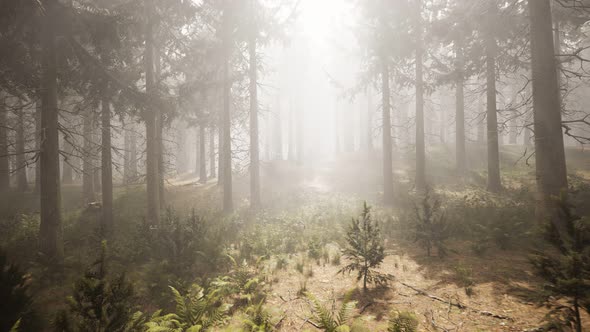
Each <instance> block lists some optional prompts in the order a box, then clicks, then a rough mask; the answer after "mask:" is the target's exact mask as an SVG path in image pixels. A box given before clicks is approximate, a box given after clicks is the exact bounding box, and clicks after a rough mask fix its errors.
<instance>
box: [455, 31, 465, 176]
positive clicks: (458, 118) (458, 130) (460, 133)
mask: <svg viewBox="0 0 590 332" xmlns="http://www.w3.org/2000/svg"><path fill="white" fill-rule="evenodd" d="M455 54H456V61H457V64H456V66H455V70H456V71H457V73H456V75H457V79H456V81H455V150H456V155H455V157H456V162H455V163H456V167H457V173H458V174H464V172H465V171H466V170H467V153H466V148H465V92H464V84H465V77H464V76H463V46H462V45H461V44H460V41H459V40H458V39H457V40H456V41H455Z"/></svg>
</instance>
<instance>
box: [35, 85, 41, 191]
mask: <svg viewBox="0 0 590 332" xmlns="http://www.w3.org/2000/svg"><path fill="white" fill-rule="evenodd" d="M38 94H39V95H38V96H37V98H38V100H37V102H36V103H35V150H36V152H35V153H36V155H37V156H36V157H35V193H39V192H40V191H41V160H40V153H41V111H42V105H41V98H42V97H41V92H40V91H39V92H38Z"/></svg>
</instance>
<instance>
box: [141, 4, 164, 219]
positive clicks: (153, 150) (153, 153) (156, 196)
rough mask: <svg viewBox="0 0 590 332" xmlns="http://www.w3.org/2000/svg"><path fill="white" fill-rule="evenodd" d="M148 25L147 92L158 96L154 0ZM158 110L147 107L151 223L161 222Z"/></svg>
mask: <svg viewBox="0 0 590 332" xmlns="http://www.w3.org/2000/svg"><path fill="white" fill-rule="evenodd" d="M145 4H146V10H147V18H148V20H147V21H148V22H147V26H146V41H145V55H144V61H145V73H146V74H145V77H146V79H145V80H146V93H147V94H148V96H150V97H152V98H156V97H157V96H156V95H157V91H156V90H157V89H156V82H155V77H154V35H153V26H154V0H145ZM158 113H159V112H158V111H157V109H156V108H155V107H154V106H150V107H148V108H147V109H146V114H145V131H146V159H147V160H146V173H147V174H146V182H147V219H148V222H150V223H151V224H156V225H157V224H159V223H160V179H159V178H160V176H159V175H160V172H159V170H158V164H159V151H158Z"/></svg>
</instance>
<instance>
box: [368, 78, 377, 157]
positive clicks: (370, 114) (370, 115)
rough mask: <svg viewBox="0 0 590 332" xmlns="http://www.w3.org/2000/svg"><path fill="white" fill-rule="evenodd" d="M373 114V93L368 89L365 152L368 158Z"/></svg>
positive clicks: (371, 137) (371, 144)
mask: <svg viewBox="0 0 590 332" xmlns="http://www.w3.org/2000/svg"><path fill="white" fill-rule="evenodd" d="M373 112H375V108H374V105H373V93H372V91H371V89H370V88H367V128H366V130H367V133H366V134H367V152H368V155H369V156H370V155H371V154H372V153H373Z"/></svg>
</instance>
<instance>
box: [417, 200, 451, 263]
mask: <svg viewBox="0 0 590 332" xmlns="http://www.w3.org/2000/svg"><path fill="white" fill-rule="evenodd" d="M440 210H441V204H440V201H439V200H438V199H436V198H433V197H432V196H431V190H430V189H428V190H427V191H426V194H425V195H424V198H423V199H422V202H421V205H420V207H418V206H416V207H415V211H416V238H415V241H417V242H420V243H421V244H422V245H423V246H424V248H425V249H426V253H427V255H428V256H430V254H431V250H432V248H433V247H435V248H436V249H437V251H438V256H439V257H444V256H445V255H446V254H447V248H446V246H445V240H446V239H447V238H448V236H449V232H448V227H447V223H446V220H445V216H444V213H442V212H440Z"/></svg>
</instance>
